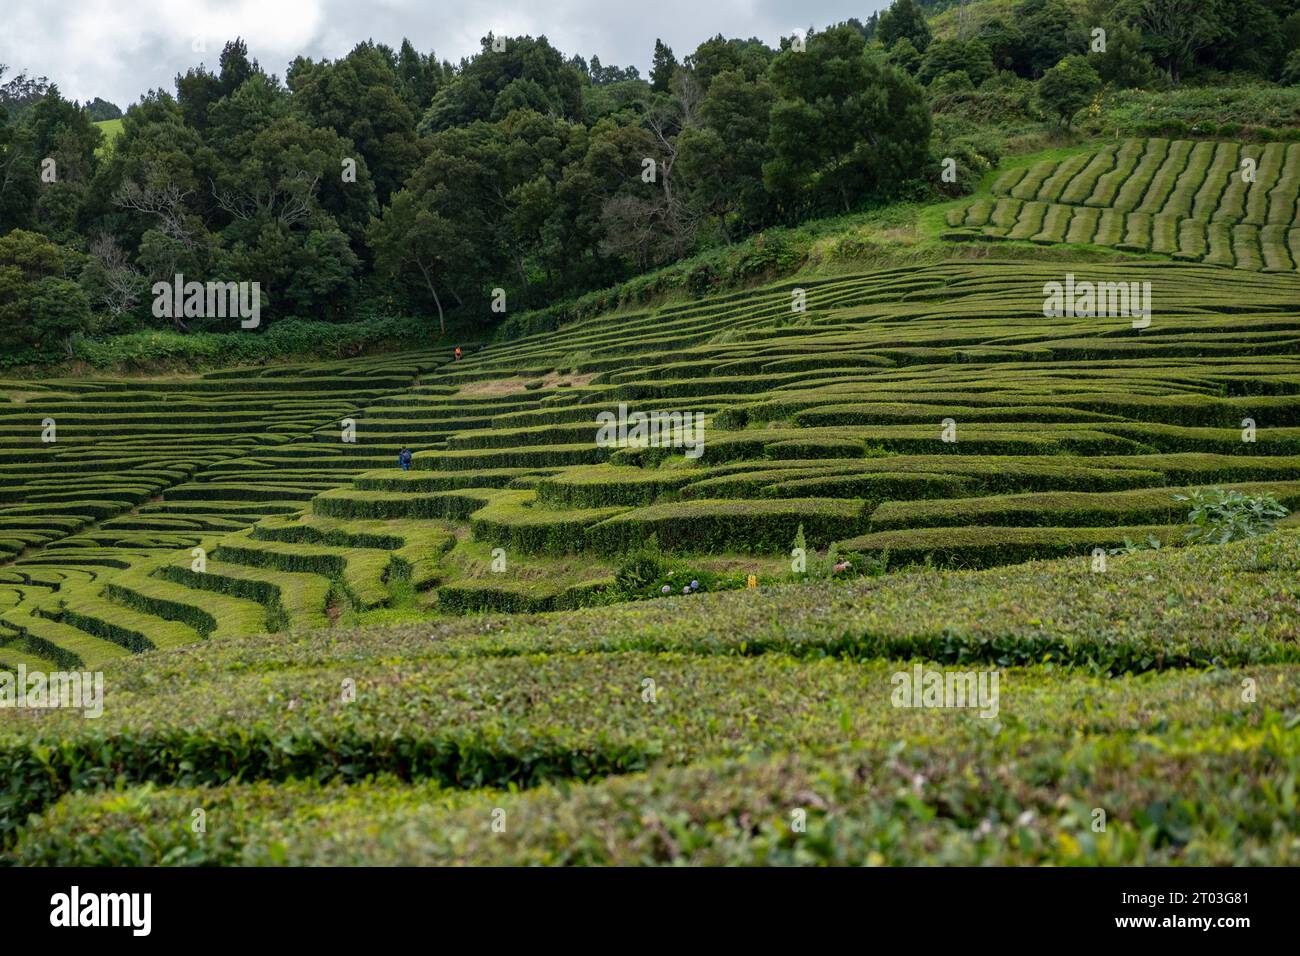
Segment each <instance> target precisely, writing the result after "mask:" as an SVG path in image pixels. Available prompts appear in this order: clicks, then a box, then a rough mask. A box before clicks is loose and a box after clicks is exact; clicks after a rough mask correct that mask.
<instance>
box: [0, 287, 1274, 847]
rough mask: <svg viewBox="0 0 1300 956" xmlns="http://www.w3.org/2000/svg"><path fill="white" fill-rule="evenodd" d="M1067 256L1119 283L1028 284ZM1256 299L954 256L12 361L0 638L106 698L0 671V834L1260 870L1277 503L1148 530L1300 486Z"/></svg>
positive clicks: (10, 837) (1266, 314)
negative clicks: (1188, 533) (171, 347)
mask: <svg viewBox="0 0 1300 956" xmlns="http://www.w3.org/2000/svg"><path fill="white" fill-rule="evenodd" d="M1066 271H1069V272H1070V273H1071V274H1072V275H1074V277H1075V280H1076V281H1077V282H1085V281H1087V282H1096V283H1103V282H1126V283H1131V282H1137V283H1139V284H1141V283H1149V284H1150V297H1151V304H1152V308H1151V314H1150V316H1149V319H1150V321H1149V322H1146V323H1143V324H1138V323H1135V322H1133V321H1132V320H1131V319H1130V317H1128V316H1115V317H1104V316H1088V315H1076V316H1074V317H1070V316H1068V315H1047V314H1045V313H1047V312H1049V311H1050V310H1049V309H1047V308H1046V298H1045V296H1046V289H1047V288H1048V287H1049V286H1050V284H1051V283H1053V282H1061V281H1062V280H1063V278H1064V273H1065V272H1066ZM1298 300H1300V277H1296V276H1294V275H1289V274H1265V273H1263V272H1251V271H1245V270H1225V269H1221V268H1216V267H1214V266H1210V265H1205V264H1192V263H1180V262H1158V261H1149V262H1138V263H1112V264H1109V265H1097V264H1091V263H1079V264H1076V265H1071V266H1064V267H1063V266H1059V265H1054V266H1051V267H1049V266H1045V265H1040V264H1029V263H1025V262H989V261H982V262H976V263H969V262H966V263H950V264H944V265H937V266H918V267H914V268H896V269H889V270H883V271H876V272H870V273H865V274H860V275H846V276H840V277H835V278H823V279H817V280H809V281H804V282H801V283H798V284H797V285H796V284H795V283H784V284H778V285H774V286H769V287H765V288H760V289H755V290H751V291H747V292H743V293H736V294H731V295H725V296H718V297H714V298H711V299H704V300H699V301H695V302H691V303H680V304H669V305H665V306H662V307H660V308H656V309H653V310H646V311H641V312H624V313H621V314H610V315H601V316H597V317H593V318H589V319H586V320H582V321H579V322H575V323H572V324H570V325H567V326H564V327H563V328H561V329H560V330H558V331H554V332H546V333H541V334H536V335H531V336H528V337H525V338H522V339H518V340H514V341H508V342H499V343H495V344H491V345H489V346H486V347H484V348H481V349H476V348H471V349H469V350H468V351H467V353H466V356H465V358H463V359H461V360H452V359H450V358H449V356H448V355H447V354H445V353H421V354H417V355H406V356H395V357H388V358H377V359H363V360H356V361H351V362H340V363H333V364H328V365H317V366H292V367H272V368H266V369H260V370H256V369H255V370H241V371H231V372H228V373H214V374H209V375H206V376H198V377H186V378H176V379H137V380H125V379H124V380H111V381H110V380H105V381H94V380H85V381H79V380H59V379H54V380H47V381H41V382H5V383H3V393H4V398H5V400H4V401H3V402H2V403H0V419H2V421H0V424H2V425H3V431H2V432H0V434H2V436H3V445H2V446H0V454H3V461H2V463H0V469H2V470H3V473H4V475H5V483H4V491H3V495H4V497H3V502H2V504H0V529H3V533H2V534H0V542H3V545H2V546H3V547H4V548H5V549H6V552H5V563H4V564H3V565H0V602H2V604H0V608H2V609H0V671H4V670H16V669H18V668H27V669H28V670H51V669H55V668H60V669H86V670H100V671H103V673H104V675H105V684H106V692H105V699H104V712H103V716H102V718H100V719H94V720H88V719H85V718H84V717H83V716H82V715H81V714H79V713H76V712H73V711H68V710H62V709H56V710H30V709H29V710H14V709H8V708H6V709H3V710H0V768H2V770H0V859H2V860H4V861H6V862H11V863H12V862H17V863H32V864H40V863H76V864H106V863H119V864H120V863H136V864H158V863H168V864H177V863H206V864H232V863H254V864H285V863H290V864H315V863H403V864H405V863H448V864H462V863H482V862H495V863H548V864H551V863H671V862H678V863H680V862H692V863H782V864H787V863H813V862H822V863H868V864H879V863H978V862H1002V863H1057V864H1059V863H1094V864H1095V863H1111V864H1132V863H1156V864H1164V863H1295V862H1296V861H1297V860H1300V840H1298V839H1297V837H1296V833H1297V832H1298V830H1300V819H1297V810H1296V806H1295V802H1294V800H1292V799H1290V797H1289V793H1290V790H1289V789H1288V787H1289V786H1290V784H1287V785H1278V784H1277V781H1278V780H1279V779H1282V780H1294V779H1295V775H1296V771H1297V768H1298V767H1300V749H1298V747H1300V745H1298V743H1297V738H1298V737H1300V733H1297V731H1296V722H1295V716H1294V715H1295V713H1296V712H1297V710H1298V709H1300V679H1297V673H1298V671H1297V668H1296V665H1297V664H1298V663H1300V644H1298V643H1297V637H1298V636H1300V589H1298V588H1297V583H1296V582H1297V581H1300V577H1298V576H1297V571H1300V529H1297V528H1294V527H1291V528H1283V529H1281V530H1279V531H1277V532H1275V533H1274V534H1272V535H1269V536H1266V537H1264V538H1261V539H1256V540H1252V541H1247V542H1241V543H1238V544H1232V545H1224V546H1196V547H1172V546H1173V545H1178V544H1181V542H1182V539H1183V535H1184V530H1185V524H1186V516H1187V507H1188V506H1187V504H1186V503H1185V502H1181V501H1178V500H1176V499H1175V495H1178V494H1181V493H1185V492H1188V491H1189V490H1191V489H1195V488H1203V487H1208V486H1221V487H1231V488H1239V489H1243V490H1246V491H1249V492H1252V493H1257V492H1268V493H1271V494H1272V495H1274V496H1275V497H1276V498H1277V499H1278V500H1279V501H1280V502H1282V503H1284V504H1286V505H1288V506H1289V507H1291V508H1293V509H1294V508H1295V507H1296V506H1297V505H1300V316H1297V314H1296V309H1295V303H1296V302H1297V301H1298ZM801 301H802V302H803V303H804V304H805V306H806V307H805V308H804V309H803V310H802V311H798V310H796V309H795V305H796V304H797V303H799V302H801ZM656 413H657V414H660V415H664V416H674V417H671V418H670V419H669V426H670V427H668V428H667V430H664V431H660V432H658V433H657V434H658V437H659V438H660V439H663V440H660V441H648V440H642V439H643V438H644V437H645V436H644V435H642V436H640V437H638V433H637V430H636V428H637V426H636V423H637V422H638V421H639V420H640V419H639V418H638V416H639V415H642V414H644V415H651V414H656ZM688 416H690V417H688ZM695 416H699V417H698V418H696V417H695ZM619 423H622V426H623V431H622V432H621V433H620V431H619V427H618V426H619ZM697 425H698V426H699V427H698V430H697V428H696V426H697ZM51 429H52V430H51ZM629 430H630V432H631V433H630V434H629V433H628V432H629ZM43 437H52V438H54V439H55V440H54V441H43V440H42V438H43ZM403 445H409V446H410V447H411V448H413V449H414V450H415V455H414V462H413V468H412V469H411V470H410V471H402V470H400V469H399V468H397V467H396V454H397V451H398V449H399V448H400V447H402V446H403ZM800 535H802V538H803V541H804V543H805V545H806V548H807V549H808V552H809V553H808V554H807V565H806V567H804V568H802V569H801V568H800V566H799V565H798V562H797V560H792V558H796V556H794V555H792V554H791V552H792V549H793V548H794V547H795V545H796V541H797V539H798V537H799V536H800ZM1153 538H1154V539H1159V540H1160V541H1162V542H1165V543H1166V544H1168V545H1170V546H1171V547H1167V548H1163V549H1161V550H1159V551H1143V552H1140V553H1134V554H1122V553H1115V554H1108V555H1107V561H1106V563H1105V564H1104V565H1103V566H1099V565H1098V562H1097V558H1096V554H1097V550H1098V549H1101V550H1102V551H1111V550H1112V549H1121V548H1122V547H1123V546H1125V544H1126V541H1140V542H1147V541H1149V540H1150V539H1153ZM832 548H833V549H834V555H835V556H837V557H838V559H839V560H841V561H847V562H848V563H849V565H850V569H849V571H848V572H846V573H845V574H842V575H841V577H847V578H849V580H846V581H840V580H832V581H828V580H826V578H828V577H830V570H829V568H828V565H830V564H832V563H833V562H832V560H831V558H832V555H831V549H832ZM1024 562H1029V563H1024ZM819 568H820V570H818V569H819ZM866 570H870V571H871V575H870V576H861V577H855V576H854V575H855V574H856V573H857V572H862V571H866ZM751 576H752V577H751ZM807 578H817V579H818V580H817V581H815V582H813V583H809V582H808V581H807V580H806V579H807ZM751 581H752V582H753V584H754V585H757V586H747V585H748V584H749V583H750V582H751ZM664 592H668V594H667V596H665V594H664ZM708 592H718V593H708ZM629 602H635V603H629ZM587 605H593V606H590V607H588V606H587ZM609 605H616V606H609ZM467 612H488V613H486V614H483V613H467ZM534 612H558V613H547V614H538V613H534ZM374 623H379V624H382V623H388V624H389V626H387V627H378V628H375V627H365V625H367V624H374ZM394 625H395V626H394ZM921 661H925V662H928V663H927V664H926V665H922V664H921V663H919V662H921ZM914 662H915V663H914ZM922 666H936V667H943V668H947V669H948V670H949V671H951V670H952V669H954V668H974V669H978V670H979V671H980V673H982V674H985V675H986V676H987V674H988V672H989V671H993V672H995V673H997V674H999V675H1000V676H1001V680H1002V681H1003V683H1002V689H1001V697H1000V703H999V699H997V698H996V697H995V699H994V701H993V705H992V706H993V710H994V713H984V714H979V713H976V712H973V711H970V710H966V711H958V712H954V711H952V710H944V709H932V708H928V707H909V706H899V705H898V703H897V701H896V700H895V698H894V695H893V691H894V688H895V687H896V686H897V680H898V678H899V675H900V674H902V675H903V676H904V677H906V676H907V675H908V674H909V673H910V672H911V668H913V667H922ZM1243 687H1248V688H1250V689H1251V690H1250V695H1247V694H1245V693H1243V691H1242V688H1243ZM196 807H198V808H201V809H204V810H205V812H206V813H207V814H208V816H207V819H208V821H209V825H208V826H209V828H208V829H207V830H206V831H205V832H203V833H196V832H195V831H194V830H193V829H192V828H191V825H190V824H191V816H192V813H193V810H194V808H196ZM1098 809H1101V810H1103V811H1104V812H1105V814H1107V819H1108V820H1109V824H1108V826H1107V828H1106V829H1105V830H1102V831H1098V830H1096V829H1095V828H1094V826H1093V823H1094V821H1095V819H1096V817H1095V813H1096V811H1097V810H1098ZM800 812H801V813H802V814H803V816H802V817H799V819H801V820H802V821H803V823H802V824H801V826H803V829H798V828H795V827H793V826H792V825H791V822H790V821H791V819H792V815H794V816H796V817H797V816H798V814H799V813H800ZM503 821H508V822H503ZM498 823H500V824H501V827H502V829H494V827H496V826H497V824H498ZM503 833H505V834H510V836H509V837H507V838H500V836H499V835H500V834H503Z"/></svg>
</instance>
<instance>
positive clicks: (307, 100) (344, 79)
mask: <svg viewBox="0 0 1300 956" xmlns="http://www.w3.org/2000/svg"><path fill="white" fill-rule="evenodd" d="M288 82H289V89H290V90H291V91H292V92H293V108H294V110H295V111H297V112H299V113H300V115H302V116H303V118H304V119H305V120H306V121H307V123H308V124H309V125H311V126H328V127H330V128H332V129H333V130H334V131H335V132H337V133H338V134H339V135H340V136H341V137H343V138H344V139H347V140H350V141H351V142H352V143H353V145H355V146H356V148H357V152H358V153H359V154H360V156H361V157H362V158H364V159H365V161H366V167H367V168H368V169H369V171H370V175H371V176H372V177H373V179H374V184H375V195H376V196H377V197H378V199H379V201H380V202H381V203H383V202H386V201H387V199H388V197H389V196H390V195H391V194H392V193H393V192H394V191H395V190H397V189H398V188H399V187H400V186H401V185H402V183H404V182H405V181H406V177H407V176H409V175H410V174H411V170H412V169H414V168H415V167H416V166H417V165H418V164H419V162H420V159H421V150H420V146H419V143H418V141H417V139H416V135H415V115H414V114H413V113H412V112H411V110H410V108H409V107H408V106H407V105H406V102H405V100H403V98H402V95H401V93H400V92H399V91H398V80H397V76H396V75H395V74H394V73H393V69H392V67H391V65H390V64H389V62H388V60H387V58H386V57H385V56H384V55H383V53H382V52H380V50H379V49H378V48H377V47H376V46H375V45H374V44H372V43H361V44H358V45H357V46H356V47H355V48H354V49H353V50H352V52H350V53H349V54H348V55H347V56H345V57H343V58H342V59H341V60H335V61H333V62H331V61H329V60H322V61H321V62H319V63H315V62H313V61H311V60H307V59H304V58H302V57H299V58H298V59H296V60H294V62H293V64H292V65H291V66H290V67H289V77H288ZM435 99H436V97H435Z"/></svg>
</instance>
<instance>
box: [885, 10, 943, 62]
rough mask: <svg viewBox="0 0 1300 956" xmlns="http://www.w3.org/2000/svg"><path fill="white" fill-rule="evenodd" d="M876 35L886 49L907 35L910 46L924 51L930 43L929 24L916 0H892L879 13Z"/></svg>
mask: <svg viewBox="0 0 1300 956" xmlns="http://www.w3.org/2000/svg"><path fill="white" fill-rule="evenodd" d="M876 36H877V37H878V38H879V39H880V42H881V43H883V44H884V45H885V48H886V49H888V48H889V47H892V46H893V45H894V44H895V43H897V42H898V41H899V40H901V39H903V37H907V39H909V40H911V41H912V46H914V47H916V49H917V50H918V51H919V52H921V53H924V52H925V48H926V47H928V46H929V45H930V37H931V34H930V24H929V23H927V22H926V19H925V13H924V12H923V11H922V10H921V8H920V7H919V6H917V4H916V0H894V2H893V3H892V4H890V6H889V9H888V10H886V11H885V12H884V13H882V14H881V15H880V21H879V24H878V25H877V27H876Z"/></svg>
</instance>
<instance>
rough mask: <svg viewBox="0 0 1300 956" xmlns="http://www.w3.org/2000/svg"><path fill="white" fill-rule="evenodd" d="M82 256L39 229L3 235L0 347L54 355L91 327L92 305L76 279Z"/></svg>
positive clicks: (1, 245) (1, 243) (0, 240)
mask: <svg viewBox="0 0 1300 956" xmlns="http://www.w3.org/2000/svg"><path fill="white" fill-rule="evenodd" d="M78 260H79V257H78V255H77V254H76V253H75V252H73V251H72V250H70V249H67V248H65V247H63V246H60V245H58V244H57V243H54V242H51V241H50V240H49V239H48V238H46V237H45V236H42V235H40V234H39V233H34V232H28V231H27V230H24V229H15V230H13V231H12V232H9V233H8V234H6V235H5V236H2V237H0V348H3V349H6V350H10V349H12V350H14V351H17V350H18V349H21V348H24V347H25V348H33V349H37V350H38V351H41V352H45V353H48V352H50V351H51V350H52V349H54V348H57V347H59V346H64V347H65V348H66V346H67V344H68V342H69V341H70V339H71V337H72V335H73V334H74V333H77V332H82V331H85V330H86V329H87V328H89V326H90V322H91V316H90V303H89V301H88V300H87V298H86V294H85V293H84V292H83V291H82V290H81V287H80V286H79V285H78V284H77V282H76V281H75V277H74V275H73V270H74V267H75V266H76V265H77V264H78Z"/></svg>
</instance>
